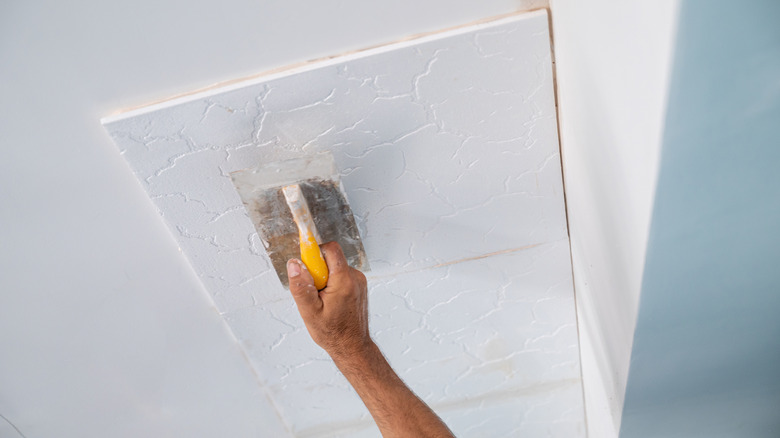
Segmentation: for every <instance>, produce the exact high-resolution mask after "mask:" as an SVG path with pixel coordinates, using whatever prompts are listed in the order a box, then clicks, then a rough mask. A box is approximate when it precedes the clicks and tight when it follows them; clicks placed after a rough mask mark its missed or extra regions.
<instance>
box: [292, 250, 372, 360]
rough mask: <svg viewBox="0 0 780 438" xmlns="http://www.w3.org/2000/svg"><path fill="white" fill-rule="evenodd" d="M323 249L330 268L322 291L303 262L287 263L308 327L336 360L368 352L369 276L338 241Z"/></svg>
mask: <svg viewBox="0 0 780 438" xmlns="http://www.w3.org/2000/svg"><path fill="white" fill-rule="evenodd" d="M320 249H321V250H322V254H323V256H324V258H325V263H326V264H327V265H328V271H329V276H328V283H327V285H326V286H325V288H324V289H322V290H321V291H317V288H316V287H315V286H314V280H313V279H312V276H311V274H310V273H309V271H308V269H306V265H304V264H303V262H301V261H300V260H298V259H290V260H289V261H288V262H287V276H288V277H289V279H290V292H291V293H292V296H293V298H294V299H295V303H296V305H297V306H298V311H299V312H300V314H301V317H302V318H303V322H304V323H305V324H306V329H307V330H308V331H309V335H311V337H312V339H313V340H314V342H316V343H317V345H319V346H320V347H322V348H323V349H325V351H326V352H327V353H328V354H329V355H330V356H331V357H333V358H334V359H336V358H337V357H348V356H350V355H354V354H357V353H361V352H363V351H366V349H367V348H368V347H370V345H371V344H372V341H371V336H370V334H369V331H368V289H367V285H366V276H365V275H363V273H362V272H360V271H358V270H357V269H354V268H351V267H350V266H349V265H348V264H347V260H346V259H345V258H344V253H343V251H342V250H341V246H339V244H338V243H336V242H328V243H326V244H324V245H321V246H320Z"/></svg>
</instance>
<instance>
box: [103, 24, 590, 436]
mask: <svg viewBox="0 0 780 438" xmlns="http://www.w3.org/2000/svg"><path fill="white" fill-rule="evenodd" d="M549 38H550V37H549V33H548V21H547V14H546V13H545V12H544V11H539V12H533V13H528V14H523V15H514V16H510V17H505V18H502V19H498V20H494V21H491V22H487V23H482V24H478V25H473V26H467V27H461V28H458V29H455V30H451V31H446V32H442V33H437V34H434V35H430V36H426V37H423V38H419V39H415V40H410V41H405V42H402V43H398V44H393V45H389V46H384V47H380V48H377V49H371V50H368V51H363V52H359V53H355V54H351V55H347V56H342V57H336V58H333V59H329V60H325V61H319V62H315V63H311V64H308V65H304V66H301V67H297V68H293V69H291V70H287V71H282V72H277V73H273V74H269V75H266V76H260V77H257V78H254V79H251V80H247V81H243V82H238V83H235V84H232V85H229V86H226V87H223V88H219V89H213V90H210V91H207V92H203V93H199V94H193V95H190V96H186V97H182V98H179V99H174V100H171V101H168V102H164V103H161V104H158V105H154V106H150V107H147V108H143V109H140V110H135V111H132V112H129V113H126V114H124V115H119V116H115V117H111V118H108V119H106V120H105V121H104V123H105V124H106V127H107V129H108V131H109V132H110V133H111V135H112V137H113V138H114V140H115V142H116V143H117V145H118V146H119V148H120V151H121V153H122V155H123V156H124V158H125V159H126V160H127V161H128V163H129V164H130V165H131V167H132V168H133V170H134V171H135V173H136V175H137V176H138V178H139V180H140V182H141V184H142V185H143V186H144V188H145V189H146V190H147V192H148V193H149V196H150V197H151V198H152V200H153V201H154V203H155V205H156V206H157V208H158V209H159V211H160V214H161V215H162V217H163V218H164V219H165V221H166V222H167V224H168V225H169V228H170V229H171V231H172V233H173V235H174V236H175V238H176V239H177V241H178V242H179V245H180V247H181V249H182V251H183V252H184V254H185V255H186V256H187V257H188V259H189V260H190V262H191V263H192V265H193V267H194V268H195V270H196V271H197V272H198V273H199V275H200V278H201V280H202V281H203V283H204V285H205V287H206V289H207V290H208V292H209V294H210V295H211V297H212V298H213V300H214V302H215V304H216V306H217V308H218V309H219V311H220V313H221V314H222V316H223V317H224V319H225V320H226V321H227V322H228V324H229V326H230V327H231V329H232V331H233V333H234V334H235V336H236V337H237V339H238V340H239V341H240V342H241V343H242V346H243V347H244V349H245V351H246V353H247V355H248V356H249V358H250V360H251V362H252V364H253V366H254V368H255V370H256V371H257V373H258V375H259V377H260V380H261V381H262V383H263V385H264V387H265V388H266V389H267V391H268V393H269V394H270V396H271V398H272V399H273V400H274V403H275V405H276V406H277V408H278V410H279V412H280V414H281V415H282V417H283V418H284V419H285V422H286V423H287V424H288V425H289V427H290V428H291V429H292V431H293V433H294V434H295V435H297V436H319V437H324V436H334V434H336V435H339V436H343V435H349V436H375V435H376V433H377V431H376V429H375V426H373V424H372V423H371V422H370V421H369V417H368V414H367V412H366V411H365V408H364V407H363V406H362V403H361V402H360V400H359V399H358V398H357V396H356V395H355V394H354V393H353V392H352V390H351V389H350V388H349V386H348V385H347V382H346V381H345V380H344V379H343V377H342V376H341V375H340V374H339V373H338V371H337V370H336V368H335V367H334V366H333V364H332V363H331V362H330V361H329V359H328V358H327V357H326V356H325V354H324V352H322V351H321V350H320V349H319V348H318V347H317V346H316V345H314V343H313V342H312V341H311V340H310V339H309V338H308V334H307V333H306V331H305V328H304V327H303V324H302V321H301V320H300V317H299V316H298V314H297V310H296V309H295V307H294V303H293V302H292V299H291V298H290V297H289V293H288V292H287V291H285V290H284V289H283V288H282V287H281V285H280V284H279V281H278V279H277V278H276V274H275V272H274V271H273V269H272V268H271V266H270V262H269V260H268V258H267V256H266V254H265V252H264V250H263V247H262V244H261V242H260V241H259V239H258V238H257V235H256V233H255V230H254V227H253V225H252V223H251V221H250V220H249V218H248V217H247V214H246V212H245V210H244V208H243V205H242V204H241V201H240V199H239V197H238V194H237V193H236V191H235V189H234V188H233V185H232V183H231V181H230V178H229V177H228V174H229V172H232V171H235V170H240V169H244V168H248V167H252V166H255V165H256V164H258V162H260V161H275V160H279V159H285V158H290V157H294V156H299V155H301V154H308V153H315V152H317V151H323V150H329V151H331V152H332V153H333V154H334V157H335V159H336V163H337V165H338V166H339V168H340V169H341V178H342V182H343V185H344V188H345V190H346V193H347V196H348V198H349V200H350V204H351V207H352V210H353V211H354V213H355V216H356V220H357V223H358V227H359V228H360V232H361V235H362V237H363V240H364V245H365V248H366V252H367V254H368V257H369V263H370V265H371V266H372V269H373V270H372V271H371V272H369V273H368V276H369V288H370V294H371V300H370V303H371V304H370V305H371V316H372V321H373V322H372V324H373V325H372V330H373V331H374V336H375V337H376V339H377V341H378V344H379V345H380V347H382V348H383V350H384V351H385V352H386V353H387V356H388V358H389V360H390V361H391V363H393V365H394V366H395V367H396V368H397V370H398V371H399V374H400V375H401V377H402V378H405V379H406V380H407V381H408V383H409V384H410V386H411V387H412V388H413V389H414V390H415V391H416V392H417V393H418V394H419V395H420V396H421V397H423V398H424V399H425V400H426V401H428V402H429V403H431V404H432V405H433V406H434V407H435V408H437V409H438V410H439V411H440V413H441V414H442V416H443V417H444V418H445V420H450V423H451V424H452V425H453V429H454V431H455V432H456V434H459V435H461V436H470V435H474V436H479V435H481V434H484V433H488V431H489V432H490V433H491V434H499V435H514V434H520V433H531V434H535V433H540V434H548V435H552V436H567V437H569V436H584V433H585V432H584V421H583V412H582V392H581V391H582V389H581V384H580V370H579V351H578V345H577V332H576V318H575V313H574V301H573V300H574V297H573V290H572V278H571V266H570V262H569V251H568V237H567V231H566V219H565V211H564V204H563V190H562V182H561V169H560V156H559V154H558V142H557V131H556V116H555V106H554V95H553V84H552V65H551V57H550V42H549V41H550V40H549Z"/></svg>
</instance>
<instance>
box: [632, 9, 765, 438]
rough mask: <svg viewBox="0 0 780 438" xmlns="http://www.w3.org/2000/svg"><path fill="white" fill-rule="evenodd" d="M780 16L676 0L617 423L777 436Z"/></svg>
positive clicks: (643, 433)
mask: <svg viewBox="0 0 780 438" xmlns="http://www.w3.org/2000/svg"><path fill="white" fill-rule="evenodd" d="M778 22H780V4H778V3H777V2H774V1H750V2H744V3H741V4H740V7H738V8H735V7H734V4H733V3H732V2H727V1H716V2H712V1H690V2H684V3H683V4H682V8H681V11H680V27H679V29H680V30H679V37H678V39H677V47H676V55H675V62H674V69H673V74H672V79H671V89H670V95H669V96H670V97H669V110H668V113H667V118H666V120H667V122H666V132H665V135H664V144H663V153H662V159H661V168H660V174H659V179H658V189H657V192H656V200H655V209H654V211H653V223H652V228H651V232H650V244H649V246H648V251H647V265H646V268H645V276H644V282H643V286H642V298H641V302H640V306H639V317H638V320H637V326H636V333H635V338H634V348H633V352H632V356H631V370H630V373H629V379H628V388H627V392H626V404H625V409H624V414H623V427H622V429H621V434H620V436H621V437H626V438H635V437H657V436H664V437H735V436H739V437H777V436H780V416H778V412H780V368H778V363H780V319H778V316H777V315H778V313H780V293H778V292H779V291H780V273H778V269H777V262H778V261H779V260H780V232H778V224H780V174H779V173H778V171H777V165H778V163H780V148H778V138H777V127H778V120H780V28H779V27H778V26H777V23H778Z"/></svg>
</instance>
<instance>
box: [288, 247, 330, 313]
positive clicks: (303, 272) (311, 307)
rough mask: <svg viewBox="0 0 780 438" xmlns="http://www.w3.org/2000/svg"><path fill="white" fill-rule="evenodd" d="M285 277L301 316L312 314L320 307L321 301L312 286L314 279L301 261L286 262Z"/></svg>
mask: <svg viewBox="0 0 780 438" xmlns="http://www.w3.org/2000/svg"><path fill="white" fill-rule="evenodd" d="M287 277H288V278H289V280H290V293H291V294H292V296H293V299H295V304H296V305H297V306H298V311H300V312H301V315H303V314H309V313H312V312H314V311H316V310H318V309H319V308H320V306H322V300H320V295H319V293H317V288H316V287H315V286H314V279H313V278H312V277H311V274H310V273H309V270H308V269H306V266H305V265H304V264H303V262H302V261H300V260H298V259H290V260H288V261H287Z"/></svg>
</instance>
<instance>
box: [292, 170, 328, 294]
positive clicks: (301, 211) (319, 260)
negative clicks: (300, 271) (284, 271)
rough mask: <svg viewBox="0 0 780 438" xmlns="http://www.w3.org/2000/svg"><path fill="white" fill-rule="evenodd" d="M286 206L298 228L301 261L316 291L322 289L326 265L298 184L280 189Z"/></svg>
mask: <svg viewBox="0 0 780 438" xmlns="http://www.w3.org/2000/svg"><path fill="white" fill-rule="evenodd" d="M282 192H283V193H284V197H285V199H286V200H287V205H288V206H289V207H290V212H291V213H292V216H293V220H295V224H296V225H297V226H298V237H299V238H300V241H301V261H302V262H303V264H305V265H306V268H307V269H308V270H309V273H310V274H311V276H312V278H314V286H316V287H317V290H320V289H324V288H325V285H327V284H328V265H327V264H326V263H325V259H324V258H323V257H322V251H320V246H319V245H318V242H319V240H320V239H319V236H318V233H317V227H316V226H315V225H314V220H313V219H312V216H311V212H310V211H309V205H308V204H307V203H306V198H304V197H303V193H302V192H301V187H300V186H299V185H298V184H293V185H291V186H286V187H283V188H282Z"/></svg>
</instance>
